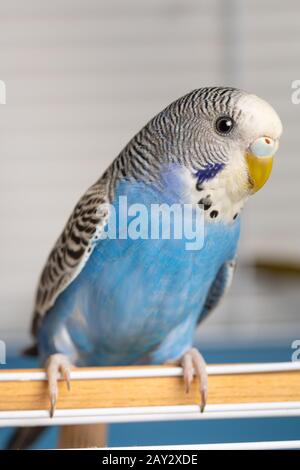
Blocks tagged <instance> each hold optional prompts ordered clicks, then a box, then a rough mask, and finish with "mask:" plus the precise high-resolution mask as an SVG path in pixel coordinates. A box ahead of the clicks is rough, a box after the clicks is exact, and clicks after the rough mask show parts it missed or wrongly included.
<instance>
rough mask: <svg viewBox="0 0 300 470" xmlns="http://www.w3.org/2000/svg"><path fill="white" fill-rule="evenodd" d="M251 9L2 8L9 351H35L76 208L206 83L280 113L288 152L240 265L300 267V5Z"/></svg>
mask: <svg viewBox="0 0 300 470" xmlns="http://www.w3.org/2000/svg"><path fill="white" fill-rule="evenodd" d="M241 3H242V2H239V1H233V0H231V1H228V2H222V0H211V1H209V2H208V1H199V0H152V1H151V2H146V1H141V0H127V1H122V0H110V1H103V0H102V1H100V0H51V1H49V0H48V1H45V0H42V1H41V0H26V2H20V1H19V0H0V80H4V81H5V82H6V86H7V104H6V105H5V106H4V105H0V191H1V192H0V194H1V198H0V220H1V232H0V242H1V244H0V256H1V263H0V279H1V283H0V337H2V339H3V338H4V339H5V338H6V339H8V340H9V344H12V342H14V341H15V340H18V341H20V340H22V341H25V334H26V332H27V329H28V325H29V319H30V315H31V309H32V300H33V293H34V289H35V285H36V281H37V277H38V274H39V272H40V269H41V267H42V265H43V262H44V261H45V258H46V256H47V254H48V252H49V249H50V248H51V246H52V244H53V242H54V240H55V239H56V237H57V235H58V233H59V232H60V230H61V228H62V226H63V225H64V223H65V221H66V218H67V216H68V215H69V213H70V211H71V209H72V207H73V206H74V204H75V202H76V200H77V199H78V198H79V196H80V195H81V194H82V192H83V191H84V190H85V189H86V188H87V187H88V186H89V185H90V184H91V183H92V182H93V181H94V180H95V179H96V178H98V176H99V175H100V173H101V172H102V171H103V169H104V168H105V167H106V166H107V164H108V163H109V162H110V161H111V160H112V159H113V158H114V157H115V155H116V154H117V153H118V152H119V150H120V149H121V148H122V147H123V146H124V145H125V144H126V142H127V141H128V140H129V139H130V138H131V137H132V135H133V134H134V133H135V132H136V131H137V130H139V128H140V127H141V126H142V125H143V124H144V123H145V122H146V121H147V120H148V119H149V118H150V117H152V116H153V115H154V114H155V113H156V112H157V111H159V110H160V109H162V108H163V107H164V106H165V105H166V104H168V103H169V102H170V101H172V100H173V99H175V98H177V97H178V96H180V95H182V94H184V93H185V92H187V91H189V90H191V89H194V88H197V87H201V86H204V85H216V84H234V85H238V86H240V87H243V88H246V89H249V90H251V91H253V92H255V93H257V94H260V95H262V96H263V97H265V98H267V99H268V100H270V102H271V103H272V104H274V106H275V107H276V108H277V109H278V111H279V113H280V115H281V116H282V119H283V122H284V126H285V135H284V138H283V143H282V150H281V152H280V155H278V162H277V165H276V167H275V171H274V176H273V178H272V181H271V184H269V185H268V186H267V187H266V189H265V190H264V191H263V192H262V193H261V194H259V195H258V196H257V198H255V200H253V202H252V203H251V207H250V208H249V209H247V213H246V220H245V226H244V231H243V242H242V257H244V258H247V257H252V256H253V255H254V254H259V253H268V254H270V255H273V254H276V255H278V256H285V255H287V256H291V257H293V258H294V257H296V256H297V257H298V259H299V258H300V251H299V228H300V223H299V207H298V204H299V196H300V188H299V184H298V175H299V171H300V163H299V158H298V155H297V153H298V145H299V137H298V122H297V120H298V117H300V106H299V107H297V106H295V105H292V104H291V100H290V95H291V81H292V80H294V79H297V78H300V77H299V68H298V66H299V63H298V60H299V50H300V32H299V26H298V22H299V15H300V4H299V2H297V1H296V0H289V1H287V2H279V1H271V0H265V1H264V2H260V1H259V0H254V1H253V0H251V1H250V0H247V1H244V2H243V7H241V5H240V4H241ZM225 4H226V6H225ZM287 4H289V8H287ZM236 290H237V289H236ZM243 295H247V294H243ZM237 298H238V297H237V296H233V297H232V299H233V300H232V302H234V301H235V299H237ZM244 298H245V296H244V297H243V299H244ZM229 302H230V301H229ZM226 305H227V307H225V308H226V309H227V310H228V315H227V316H226V318H227V320H226V321H227V322H228V324H230V319H232V321H234V317H232V316H231V315H232V314H230V311H231V305H232V304H230V303H228V304H226ZM239 305H240V304H239ZM219 316H220V314H218V315H217V316H216V318H217V323H218V321H219V320H218V318H219Z"/></svg>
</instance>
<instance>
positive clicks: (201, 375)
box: [180, 348, 208, 413]
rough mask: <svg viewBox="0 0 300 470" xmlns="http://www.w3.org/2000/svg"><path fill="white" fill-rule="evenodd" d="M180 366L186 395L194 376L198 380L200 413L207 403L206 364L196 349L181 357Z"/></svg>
mask: <svg viewBox="0 0 300 470" xmlns="http://www.w3.org/2000/svg"><path fill="white" fill-rule="evenodd" d="M180 364H181V366H182V368H183V379H184V383H185V390H186V393H189V391H190V387H191V383H192V381H193V378H194V375H196V377H197V378H198V379H199V383H200V395H201V404H200V410H201V413H202V412H203V411H204V408H205V405H206V402H207V389H208V378H207V371H206V362H205V360H204V359H203V357H202V355H201V354H200V352H199V351H198V349H196V348H191V349H189V350H188V351H187V352H186V353H185V354H184V355H183V357H182V359H181V360H180Z"/></svg>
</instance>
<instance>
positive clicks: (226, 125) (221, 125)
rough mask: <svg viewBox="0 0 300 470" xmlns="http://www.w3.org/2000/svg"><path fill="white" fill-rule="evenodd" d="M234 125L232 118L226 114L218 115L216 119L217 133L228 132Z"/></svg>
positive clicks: (224, 133)
mask: <svg viewBox="0 0 300 470" xmlns="http://www.w3.org/2000/svg"><path fill="white" fill-rule="evenodd" d="M233 126H234V122H233V119H231V118H230V117H228V116H222V117H219V118H218V119H217V121H216V130H217V132H219V134H223V135H226V134H229V133H230V132H231V131H232V129H233Z"/></svg>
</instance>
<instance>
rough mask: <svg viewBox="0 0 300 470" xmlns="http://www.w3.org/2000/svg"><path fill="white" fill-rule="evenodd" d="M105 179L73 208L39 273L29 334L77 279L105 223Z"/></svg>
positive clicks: (107, 180) (107, 197)
mask: <svg viewBox="0 0 300 470" xmlns="http://www.w3.org/2000/svg"><path fill="white" fill-rule="evenodd" d="M110 188H111V184H110V178H109V175H107V174H104V175H103V177H102V178H101V179H100V180H99V181H97V182H96V183H95V184H94V185H93V186H91V187H90V188H89V189H88V190H87V192H86V193H85V194H84V195H83V196H82V198H81V199H80V200H79V202H78V204H77V205H76V206H75V209H74V210H73V213H72V214H71V217H70V218H69V220H68V222H67V224H66V226H65V228H64V230H63V232H62V233H61V235H60V237H59V238H58V240H57V242H56V244H55V246H54V248H53V250H52V251H51V253H50V255H49V257H48V259H47V262H46V265H45V267H44V269H43V271H42V274H41V277H40V280H39V284H38V289H37V294H36V301H35V312H34V318H33V323H32V333H33V334H36V332H37V330H38V327H39V325H40V322H41V320H42V318H43V317H44V315H46V313H47V312H48V310H49V309H50V308H51V307H52V306H53V305H54V303H55V301H56V299H57V297H58V296H59V295H60V294H61V292H63V291H64V290H65V289H66V287H67V286H68V285H69V284H70V283H71V282H72V281H73V280H74V279H75V278H76V276H78V274H79V273H80V271H81V270H82V269H83V267H84V265H85V264H86V262H87V260H88V259H89V257H90V255H91V253H92V250H93V247H94V244H95V241H96V240H97V239H98V238H99V237H100V234H101V232H102V230H103V228H104V226H105V225H106V223H107V220H108V217H109V203H110V202H111V200H112V194H110V193H111V189H110Z"/></svg>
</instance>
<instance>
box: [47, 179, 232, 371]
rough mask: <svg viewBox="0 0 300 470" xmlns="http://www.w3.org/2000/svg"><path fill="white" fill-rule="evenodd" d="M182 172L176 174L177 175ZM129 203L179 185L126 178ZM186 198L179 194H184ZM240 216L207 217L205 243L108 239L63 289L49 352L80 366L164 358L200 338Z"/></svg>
mask: <svg viewBox="0 0 300 470" xmlns="http://www.w3.org/2000/svg"><path fill="white" fill-rule="evenodd" d="M173 176H174V175H172V178H173ZM120 195H122V196H125V195H126V196H127V202H128V205H131V204H134V203H139V204H141V203H142V204H144V205H145V206H146V207H150V204H151V203H163V202H165V201H167V202H172V198H173V199H176V198H177V199H178V188H176V191H174V188H170V190H168V191H166V190H165V191H160V190H158V189H154V188H153V187H151V186H150V185H146V184H144V183H135V184H133V183H132V182H129V181H123V182H121V183H120V184H119V187H118V188H117V192H116V197H115V202H114V206H115V207H117V206H118V197H119V196H120ZM177 202H178V201H177ZM239 229H240V227H239V221H238V220H237V221H235V222H234V223H232V224H231V225H228V226H227V225H224V224H223V223H215V222H214V223H207V224H206V225H205V239H204V246H203V248H202V249H201V250H197V251H188V250H186V239H185V238H183V239H181V240H174V239H171V240H162V239H160V240H150V239H138V240H132V239H113V240H112V239H104V240H100V241H99V242H98V243H97V244H96V246H95V248H94V251H93V253H92V254H91V256H90V258H89V260H88V262H87V263H86V265H85V267H84V268H83V270H82V271H81V273H80V274H79V275H78V276H77V278H76V279H75V280H74V281H73V282H72V283H71V284H70V286H69V287H68V288H67V289H66V290H65V291H64V292H63V293H62V294H61V295H60V296H59V298H58V299H57V301H56V303H55V305H54V306H53V307H52V309H51V310H50V311H49V312H48V314H47V316H46V319H45V320H44V321H43V324H42V327H41V329H40V333H39V336H38V341H39V347H40V351H41V357H42V359H43V360H44V359H45V358H46V357H47V356H48V355H49V354H52V353H55V352H61V353H64V354H67V355H69V356H70V358H71V360H73V361H74V362H76V364H77V365H125V364H138V363H151V364H156V363H163V362H165V361H167V360H171V359H175V358H178V357H179V356H180V355H181V354H182V352H183V351H184V350H185V349H187V348H188V347H190V346H191V345H192V341H193V335H194V331H195V327H196V324H197V321H198V320H199V317H200V315H201V310H202V308H203V304H204V302H205V298H206V295H207V292H208V290H209V288H210V286H211V284H212V282H213V281H214V279H215V277H216V274H217V272H218V270H219V269H220V267H221V266H222V264H223V263H224V262H225V261H227V260H229V259H231V258H233V257H234V255H235V252H236V246H237V242H238V238H239Z"/></svg>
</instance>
